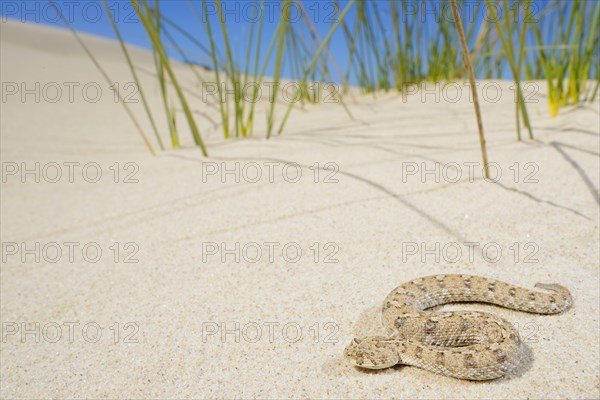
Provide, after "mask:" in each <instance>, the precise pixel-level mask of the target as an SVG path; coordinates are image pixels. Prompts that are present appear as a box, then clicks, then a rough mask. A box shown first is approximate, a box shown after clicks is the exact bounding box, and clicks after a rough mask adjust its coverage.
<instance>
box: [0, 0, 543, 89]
mask: <svg viewBox="0 0 600 400" xmlns="http://www.w3.org/2000/svg"><path fill="white" fill-rule="evenodd" d="M149 3H150V4H154V0H149ZM222 3H223V8H224V13H225V20H226V25H227V30H228V34H229V37H230V40H231V43H232V46H233V52H234V57H235V55H237V57H238V59H239V60H243V59H244V54H245V48H246V41H247V37H248V35H249V31H250V26H251V24H252V21H256V11H257V8H256V4H257V3H254V2H253V1H251V0H240V1H233V0H225V1H223V2H222ZM338 3H339V6H340V7H341V8H343V7H344V6H345V5H346V4H347V0H339V2H338ZM55 4H57V5H58V7H59V8H60V10H61V12H62V14H63V15H64V16H65V17H66V18H67V19H68V20H69V21H70V22H71V24H72V26H73V27H74V28H75V29H77V30H78V31H81V32H87V33H91V34H95V35H100V36H104V37H108V38H113V39H114V38H115V34H114V32H113V30H112V27H111V25H110V21H109V19H108V17H107V15H106V12H105V10H104V9H103V7H102V3H101V2H100V1H99V0H90V1H75V0H61V1H56V2H55ZM108 4H109V7H110V9H111V11H112V13H113V15H114V17H115V19H116V21H117V24H118V26H119V28H120V30H121V33H122V35H123V37H124V38H125V40H126V41H127V42H129V43H132V44H135V45H138V46H141V47H145V48H150V42H149V40H148V37H147V35H146V32H145V31H144V29H143V27H142V25H141V24H140V23H139V21H138V18H137V16H136V14H135V11H134V10H133V7H132V6H131V4H130V2H129V1H127V0H122V1H108ZM159 4H160V9H161V13H162V14H163V15H165V16H166V17H168V18H169V19H171V20H173V21H175V22H176V23H177V25H178V26H179V27H181V28H183V29H185V30H186V31H188V32H189V33H190V34H192V35H193V36H194V37H195V38H197V39H198V40H199V41H200V42H202V43H203V44H204V45H205V46H207V47H208V46H209V42H208V40H207V36H206V33H205V28H204V26H203V25H202V24H201V22H200V20H202V19H205V18H209V20H210V21H211V23H212V26H213V29H217V30H218V31H219V32H220V30H219V28H218V19H217V15H216V11H215V10H216V9H215V6H214V3H212V1H209V2H208V7H209V10H208V11H209V12H208V14H207V15H204V14H203V13H202V9H201V5H200V4H201V3H200V1H199V0H194V4H195V11H193V10H192V6H191V5H190V1H189V0H163V1H160V3H159ZM302 4H303V5H304V7H305V11H304V13H302V12H301V10H300V9H299V8H297V7H292V8H290V9H288V10H287V12H288V15H289V16H290V20H291V21H292V22H293V23H294V24H295V26H298V27H300V26H303V27H306V23H305V21H304V18H308V19H310V20H311V21H312V23H313V24H314V26H315V28H316V30H317V31H318V32H319V34H320V35H321V37H324V36H325V35H326V34H327V32H328V31H329V29H330V27H331V25H332V24H333V23H334V22H335V20H336V16H337V13H336V12H335V8H334V2H333V1H331V0H321V1H316V0H302ZM408 4H409V16H408V17H409V18H410V19H411V21H414V20H417V19H420V20H421V22H422V23H425V24H428V26H431V27H433V26H435V24H436V23H437V22H436V18H439V17H441V18H451V11H450V10H451V9H450V8H449V5H448V2H433V3H431V2H426V3H421V2H418V1H409V2H408ZM423 4H425V6H424V5H423ZM462 4H463V7H464V8H463V10H464V12H465V13H467V15H469V19H470V21H471V22H473V23H475V24H477V25H478V24H480V23H481V21H482V20H483V18H484V17H485V13H492V14H493V12H494V10H493V9H491V10H490V9H485V10H484V9H483V8H482V9H480V12H479V13H477V14H476V15H470V13H472V12H473V10H474V5H475V4H476V2H475V1H469V0H467V1H466V2H464V3H462ZM484 4H485V3H484ZM540 4H542V2H540V1H536V2H535V4H534V5H535V6H537V8H538V9H539V8H540V7H539V5H540ZM265 5H266V7H265V11H264V12H265V16H266V20H265V26H264V31H263V40H262V41H261V48H262V54H263V55H264V54H265V53H266V50H267V47H268V45H269V42H270V38H271V36H272V35H273V34H274V32H275V30H276V26H277V23H278V21H279V16H280V13H281V10H282V8H281V7H282V6H281V3H280V2H279V1H278V0H265ZM377 5H378V7H379V8H380V11H382V15H383V17H387V15H388V14H389V9H390V8H389V2H388V1H387V0H379V1H378V2H377ZM0 15H2V18H3V19H6V18H10V19H13V20H20V21H23V22H30V23H42V24H47V25H52V26H58V27H62V28H64V27H65V25H64V23H63V22H62V21H61V20H60V18H59V17H58V15H57V12H56V10H55V9H54V7H53V6H52V5H51V4H50V3H49V2H48V1H37V0H30V1H22V0H15V1H10V0H3V1H2V2H0ZM355 17H356V13H355V12H354V10H353V11H352V12H350V14H348V17H347V22H348V24H349V25H350V26H352V24H353V22H354V20H355ZM417 22H418V21H417ZM385 23H388V24H389V26H382V27H379V26H377V27H374V28H376V29H379V28H383V29H384V30H385V31H386V32H391V31H392V27H391V23H390V22H389V18H388V19H386V20H385V22H384V24H385ZM169 30H170V32H171V33H172V35H173V37H174V39H175V40H176V41H177V43H178V44H179V45H180V46H181V47H183V48H184V50H185V51H186V56H187V57H188V58H189V59H190V60H193V61H196V62H199V63H202V64H208V65H210V64H211V63H210V60H209V59H208V58H207V57H206V56H201V55H199V50H198V48H197V47H196V46H194V45H193V44H191V42H189V41H188V40H187V39H185V38H184V37H183V36H182V35H181V34H179V33H178V32H176V31H175V30H173V29H172V28H169ZM305 32H308V31H306V30H305ZM216 45H217V47H218V48H219V49H220V51H223V43H222V41H220V40H218V41H217V44H216ZM330 49H331V53H332V55H333V57H334V58H335V59H336V61H337V63H338V64H339V65H342V66H343V65H346V64H347V62H348V46H347V44H346V42H345V39H344V36H343V34H342V32H341V30H339V29H338V32H336V34H335V35H334V37H333V39H332V42H331V46H330ZM168 51H169V53H170V55H171V56H172V57H174V58H175V59H179V60H181V59H182V57H181V56H180V54H179V53H178V52H177V51H176V50H175V49H173V48H169V49H168ZM330 69H331V71H332V72H333V71H334V69H333V68H330ZM342 69H343V70H344V71H345V68H342ZM505 70H508V69H507V68H505ZM272 73H273V70H272V65H270V68H267V75H272ZM290 73H291V71H290V69H289V68H288V67H287V66H286V67H285V69H284V71H283V75H284V76H286V77H289V76H290ZM507 77H508V76H507ZM333 80H335V81H339V76H334V77H333ZM351 81H352V80H351ZM353 83H354V82H353Z"/></svg>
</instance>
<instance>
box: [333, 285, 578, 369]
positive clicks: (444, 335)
mask: <svg viewBox="0 0 600 400" xmlns="http://www.w3.org/2000/svg"><path fill="white" fill-rule="evenodd" d="M535 287H536V288H539V289H543V290H546V291H547V292H542V291H533V290H529V289H524V288H520V287H517V286H514V285H511V284H508V283H505V282H500V281H497V280H493V279H488V278H484V277H481V276H474V275H436V276H427V277H423V278H419V279H415V280H412V281H410V282H407V283H405V284H403V285H400V286H399V287H397V288H396V289H394V290H393V291H392V292H391V293H390V294H389V295H388V296H387V297H386V299H385V301H384V303H383V310H382V311H383V315H382V322H383V326H384V328H385V330H386V331H387V332H386V334H387V335H388V336H369V337H365V338H362V339H354V340H353V341H352V342H351V343H350V344H349V345H348V346H347V347H346V349H345V351H344V355H345V357H346V358H347V359H348V360H349V361H350V362H351V363H352V364H354V365H355V366H358V367H362V368H368V369H382V368H389V367H392V366H394V365H397V364H406V365H412V366H416V367H420V368H423V369H425V370H428V371H431V372H435V373H438V374H442V375H447V376H452V377H455V378H459V379H469V380H488V379H496V378H500V377H502V376H505V375H508V374H510V373H511V372H513V371H515V370H517V369H519V368H520V367H522V366H523V365H524V364H525V363H527V362H528V361H529V359H528V356H527V354H526V352H525V348H524V345H523V343H522V342H521V339H520V338H519V333H518V332H517V330H516V329H515V327H514V326H513V325H512V324H511V323H509V322H508V321H506V320H505V319H503V318H501V317H499V316H497V315H494V314H490V313H486V312H477V311H451V312H438V311H425V310H426V309H428V308H431V307H435V306H438V305H442V304H447V303H455V302H479V303H491V304H495V305H498V306H501V307H506V308H510V309H513V310H518V311H525V312H530V313H536V314H557V313H560V312H563V311H565V310H567V309H568V308H569V307H570V306H571V304H572V302H573V301H572V298H571V294H570V293H569V291H568V290H567V289H566V288H564V287H563V286H560V285H557V284H544V283H538V284H536V285H535Z"/></svg>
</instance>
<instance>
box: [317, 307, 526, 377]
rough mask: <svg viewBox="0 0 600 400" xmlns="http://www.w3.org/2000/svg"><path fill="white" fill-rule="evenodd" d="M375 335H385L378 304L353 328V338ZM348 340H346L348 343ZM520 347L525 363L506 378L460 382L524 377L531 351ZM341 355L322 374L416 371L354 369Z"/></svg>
mask: <svg viewBox="0 0 600 400" xmlns="http://www.w3.org/2000/svg"><path fill="white" fill-rule="evenodd" d="M455 304H458V305H461V304H469V303H455ZM471 304H472V303H471ZM442 307H443V306H438V307H433V308H430V309H428V310H432V311H433V310H436V311H439V309H441V308H442ZM375 335H385V333H384V329H383V326H382V325H381V305H380V304H376V305H373V306H371V307H368V308H366V309H365V310H363V312H362V313H361V314H360V315H359V317H358V320H357V321H356V323H355V324H354V326H353V337H358V338H359V337H364V336H375ZM351 339H352V338H350V340H351ZM350 340H348V342H349V341H350ZM340 344H341V345H342V346H343V347H344V348H345V346H346V345H347V343H344V342H340ZM522 346H523V352H524V356H525V361H524V362H523V364H522V365H521V366H520V367H519V368H517V369H515V370H513V371H511V373H510V374H507V375H506V376H504V377H502V378H498V379H494V380H486V381H465V380H462V381H464V382H470V383H473V384H479V385H481V384H487V385H498V384H502V383H504V382H506V381H509V380H512V379H516V378H519V377H522V376H524V375H525V374H526V373H527V371H529V370H530V369H531V367H532V365H533V361H534V358H533V352H532V351H531V348H530V347H529V346H528V345H527V344H526V343H524V342H523V343H522ZM342 353H343V348H341V347H340V354H339V356H338V357H336V358H335V359H332V360H330V361H327V362H325V363H324V364H323V366H322V371H323V373H325V374H327V375H331V376H337V377H339V376H344V375H346V376H348V375H350V376H360V375H365V376H368V375H381V374H393V373H399V372H400V371H406V370H405V368H408V369H417V367H412V366H410V365H396V366H394V367H392V368H386V369H379V370H377V369H367V368H360V367H355V366H353V365H351V364H350V363H349V362H348V361H346V359H345V358H344V356H343V354H342ZM424 372H426V373H427V374H433V372H429V371H424ZM437 376H439V377H440V378H442V376H441V375H437ZM412 377H413V378H414V377H415V376H414V375H412ZM443 378H446V379H450V380H452V381H460V380H459V379H456V378H452V377H447V376H443Z"/></svg>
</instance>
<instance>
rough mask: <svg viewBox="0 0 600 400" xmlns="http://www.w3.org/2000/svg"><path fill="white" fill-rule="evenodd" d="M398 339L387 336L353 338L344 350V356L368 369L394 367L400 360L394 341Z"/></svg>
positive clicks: (354, 363) (356, 364)
mask: <svg viewBox="0 0 600 400" xmlns="http://www.w3.org/2000/svg"><path fill="white" fill-rule="evenodd" d="M395 342H397V340H395V339H392V338H389V337H385V336H369V337H365V338H362V339H353V340H352V342H350V344H349V345H348V346H347V347H346V349H345V350H344V356H345V357H346V358H347V359H348V360H349V361H350V363H352V364H353V365H355V366H357V367H361V368H368V369H383V368H389V367H393V366H394V365H396V364H398V363H399V362H400V358H399V356H398V352H397V351H396V349H395V345H394V343H395Z"/></svg>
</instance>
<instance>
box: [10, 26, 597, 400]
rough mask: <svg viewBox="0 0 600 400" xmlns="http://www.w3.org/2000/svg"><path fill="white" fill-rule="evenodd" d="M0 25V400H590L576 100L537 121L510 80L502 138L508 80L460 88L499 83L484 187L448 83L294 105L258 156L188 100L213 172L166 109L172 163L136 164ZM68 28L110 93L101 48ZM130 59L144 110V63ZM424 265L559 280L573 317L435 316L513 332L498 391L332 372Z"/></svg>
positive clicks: (106, 110) (53, 41) (134, 149)
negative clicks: (516, 341) (516, 359)
mask: <svg viewBox="0 0 600 400" xmlns="http://www.w3.org/2000/svg"><path fill="white" fill-rule="evenodd" d="M0 29H1V35H0V38H1V53H0V59H1V71H2V84H3V90H2V95H3V99H2V105H1V106H2V118H1V120H0V131H1V139H2V146H1V150H0V152H1V153H0V154H1V157H2V167H3V169H2V171H3V180H2V194H1V200H2V205H1V211H2V243H3V249H2V256H3V258H4V259H3V260H2V268H1V270H0V271H1V279H0V287H1V308H0V310H1V320H2V324H3V326H2V343H1V349H2V351H1V354H0V360H1V366H0V373H1V393H0V396H1V397H2V398H39V397H52V398H66V397H85V398H102V397H107V398H122V397H127V398H233V397H235V398H332V397H334V398H390V397H398V398H415V397H420V398H456V397H462V398H524V397H527V398H595V397H598V395H599V390H600V388H599V386H598V385H599V368H600V366H599V359H598V354H599V351H600V343H599V342H600V337H599V334H598V332H599V329H600V326H599V325H600V322H599V319H598V315H599V308H598V304H600V299H599V297H600V296H599V289H600V287H599V285H600V284H599V278H600V276H599V274H600V268H599V261H598V260H599V258H600V257H599V246H598V243H599V240H600V238H599V236H600V235H599V231H598V220H599V198H598V190H599V187H600V184H599V180H600V176H599V174H600V172H599V171H600V169H599V168H598V167H599V157H600V148H599V135H600V113H599V107H598V102H596V103H595V104H585V105H581V106H578V107H572V108H567V109H565V110H563V111H561V114H560V115H559V116H557V117H556V118H553V119H551V118H549V117H548V112H547V107H546V98H545V95H544V92H545V85H544V83H543V82H532V83H531V85H532V86H531V88H532V93H533V92H535V93H534V94H533V95H532V100H537V101H538V102H537V103H530V104H529V107H530V113H531V118H532V123H533V126H534V129H535V134H536V140H534V141H531V140H526V141H524V142H522V143H518V142H517V141H516V140H515V137H516V134H515V122H514V108H515V107H514V100H513V98H514V97H513V96H514V92H513V91H512V90H511V88H510V87H511V85H512V83H511V82H504V81H498V82H494V81H481V82H480V83H481V85H482V87H483V86H484V85H488V86H487V87H488V88H490V93H492V89H494V90H495V88H500V89H501V96H500V98H499V99H498V100H497V101H495V100H494V101H492V100H490V99H489V98H488V101H485V100H484V102H483V104H482V107H483V109H482V113H483V117H484V123H485V128H486V134H487V138H488V146H489V147H488V152H489V157H490V160H491V161H493V162H494V163H496V169H497V171H499V172H500V173H501V177H498V179H496V182H488V181H486V180H484V179H482V177H481V165H480V164H478V163H480V154H479V143H478V139H477V133H476V124H475V119H474V116H473V111H472V104H470V102H469V101H468V92H467V87H466V86H462V96H461V97H460V99H458V100H457V101H456V102H454V100H453V96H454V94H452V93H450V92H449V91H448V92H445V93H443V94H440V98H439V99H438V100H439V101H436V99H435V94H430V95H428V96H426V97H425V98H422V97H421V96H422V95H421V94H414V95H410V96H407V98H406V99H403V98H402V96H400V95H396V94H382V95H378V96H377V98H374V97H373V96H357V97H356V102H352V101H349V104H348V105H349V107H350V109H351V111H352V113H353V115H354V117H355V120H350V119H349V118H348V116H347V115H346V114H345V113H344V112H343V109H342V108H341V107H340V106H339V105H338V104H322V105H319V106H311V107H307V108H306V109H305V110H296V111H295V112H294V113H293V114H292V117H291V119H290V122H289V124H288V129H287V131H286V132H285V133H284V134H283V135H281V136H276V137H274V138H273V139H272V140H270V141H266V140H265V139H263V137H264V133H263V132H264V131H263V130H261V129H262V126H263V125H261V124H263V122H262V121H259V122H258V125H257V128H256V131H255V137H254V138H251V139H248V140H239V141H236V140H230V141H224V140H223V139H221V136H220V135H221V134H220V129H219V127H218V126H216V125H214V124H212V123H211V122H210V118H206V116H202V115H201V113H207V115H208V117H211V116H212V117H213V118H214V119H218V114H217V111H216V110H215V109H210V108H208V107H207V106H206V104H204V103H202V101H201V100H200V98H192V105H193V108H194V110H195V111H197V112H198V115H197V116H198V121H199V124H200V127H201V129H202V130H203V134H204V135H205V136H206V137H207V138H208V140H207V141H208V149H209V152H210V155H211V157H210V158H209V159H206V158H203V157H202V156H201V154H200V151H199V150H198V148H196V147H193V146H192V145H191V144H192V142H191V140H190V139H189V135H188V134H187V132H186V131H185V127H184V124H183V117H182V116H181V115H180V117H181V121H182V123H181V124H180V126H182V133H181V136H182V138H184V139H185V143H184V145H185V146H184V147H185V148H184V149H181V150H177V151H166V152H162V153H159V155H158V156H157V157H152V156H150V155H149V154H148V151H147V150H146V148H145V146H144V145H143V143H142V141H141V140H140V138H139V136H138V133H137V132H136V131H135V129H134V126H133V124H132V123H131V121H130V120H129V119H128V117H127V115H126V114H125V112H124V111H123V108H122V107H121V105H120V104H118V102H115V101H114V95H113V93H112V92H111V91H110V88H109V87H108V85H107V84H106V83H105V82H103V81H102V77H101V75H100V74H99V73H98V71H97V70H96V69H95V68H94V66H93V64H92V63H91V62H90V61H89V59H88V58H87V57H86V55H85V53H84V52H83V51H82V50H81V49H80V48H79V47H78V45H77V43H76V41H75V40H74V39H73V38H72V36H71V34H70V33H69V32H67V31H63V30H57V29H53V28H49V27H44V26H34V25H27V24H21V23H18V22H14V21H8V22H4V23H2V24H1V25H0ZM82 37H83V38H84V40H85V41H86V43H87V44H88V45H89V46H90V47H92V48H93V50H94V51H95V52H97V54H98V57H99V58H100V59H101V60H102V62H103V65H104V66H105V67H106V69H107V71H108V72H109V74H110V75H111V76H112V77H114V79H115V81H117V82H119V83H120V84H121V85H125V84H126V83H128V82H131V81H132V79H131V77H130V75H129V72H128V69H127V66H126V64H125V63H124V62H123V61H122V58H121V52H120V49H119V46H118V43H113V42H110V41H108V40H105V39H100V38H97V37H92V36H89V35H82ZM133 52H134V54H133V56H134V59H135V62H136V65H138V66H139V68H140V71H142V73H141V75H142V79H143V80H144V82H145V85H146V86H145V87H147V88H148V89H147V94H148V96H149V97H150V101H151V103H152V104H153V106H154V107H155V108H156V110H161V107H162V106H161V100H160V94H159V88H158V86H157V85H156V83H155V80H154V78H153V76H152V71H153V64H152V63H153V61H152V57H151V54H150V53H148V52H146V51H145V50H142V49H134V51H133ZM176 68H177V69H178V71H179V72H180V73H181V76H182V77H183V82H184V84H185V86H186V88H187V89H188V90H189V91H190V92H194V91H196V93H198V90H200V89H199V88H198V84H197V83H195V78H194V76H193V74H192V73H191V72H190V71H189V68H188V67H186V66H184V65H179V64H178V65H177V67H176ZM36 83H38V84H39V89H36ZM15 85H16V86H15ZM22 85H25V86H22ZM69 85H70V86H71V87H73V88H74V90H73V97H72V100H73V101H71V99H70V98H69V89H68V88H69V87H70V86H69ZM86 85H88V86H87V88H86V89H85V90H84V87H85V86H86ZM57 87H58V88H61V89H62V94H61V96H59V97H58V98H57V97H56V95H55V94H54V93H56V90H57V89H56V88H57ZM98 87H99V88H100V89H101V93H102V95H101V96H99V97H98V99H96V97H95V95H94V94H93V93H94V92H93V90H94V89H97V88H98ZM15 88H17V89H15ZM23 88H25V89H30V90H31V89H32V88H33V90H32V92H31V93H29V94H26V95H23V91H22V89H23ZM14 90H18V91H17V92H15V93H13V92H14ZM86 90H89V92H86ZM432 93H433V92H432ZM438 93H440V92H439V91H438ZM23 96H24V97H23ZM36 96H39V102H38V101H36ZM490 96H492V95H491V94H490ZM54 100H56V101H55V102H54ZM96 100H97V101H96ZM132 107H133V109H134V111H135V112H136V114H137V115H138V116H139V118H140V120H141V121H142V122H143V126H144V127H145V128H146V130H147V132H148V133H149V134H150V132H151V131H150V129H149V124H148V123H147V122H146V121H145V118H144V113H143V109H142V107H141V104H139V103H138V104H132ZM157 114H160V112H157ZM180 114H181V113H180ZM157 122H158V123H159V126H161V127H164V130H165V131H164V136H163V137H164V140H165V141H166V140H167V137H168V134H167V132H166V123H165V122H164V120H161V119H159V120H158V121H157ZM36 163H37V164H36ZM470 163H475V164H470ZM36 165H37V166H36ZM471 166H472V167H471ZM457 167H458V170H457ZM35 168H39V171H38V172H36V169H35ZM70 168H72V169H70ZM236 168H237V170H236ZM471 168H472V169H471ZM24 169H27V170H30V171H31V170H33V171H34V172H30V173H24V172H23V171H24ZM226 170H228V171H234V172H229V173H226ZM57 171H59V172H60V178H58V175H57ZM236 171H237V172H236ZM317 171H318V173H317ZM427 171H433V172H429V173H428V172H427ZM457 171H458V174H457ZM70 172H72V174H71V175H69V174H70ZM98 173H99V174H100V176H98ZM257 173H258V174H260V177H257ZM298 174H301V175H298ZM271 178H272V179H271ZM470 178H472V179H470ZM36 180H37V181H39V183H38V182H36ZM55 180H56V182H53V181H55ZM23 181H24V182H23ZM70 181H72V182H70ZM69 243H75V244H69ZM469 243H477V245H470V244H469ZM36 245H37V246H39V250H36V247H35V246H36ZM69 246H70V247H69ZM236 246H237V247H236ZM436 246H437V247H436ZM26 249H28V250H31V249H33V250H32V251H31V252H26V251H25V250H26ZM70 249H72V252H71V253H70V252H69V251H70ZM298 249H301V254H298ZM456 249H459V251H460V254H458V255H457V253H456ZM470 249H472V253H473V254H470V253H469V250H470ZM498 249H499V251H501V255H500V256H499V257H498V256H497V251H498ZM98 251H101V255H98ZM258 252H260V256H259V255H258ZM36 256H38V257H39V260H36V259H35V258H36ZM236 257H238V258H239V260H236ZM437 273H439V274H448V273H468V274H479V275H483V276H488V277H492V278H496V279H500V280H505V281H508V282H511V283H514V284H518V285H520V286H524V287H530V288H532V287H533V285H534V284H535V283H536V282H555V283H560V284H562V285H564V286H566V287H568V288H569V289H570V290H571V291H572V293H573V297H574V307H573V308H572V309H571V310H570V311H568V312H567V313H565V314H561V315H554V316H541V315H529V314H524V313H518V312H514V311H509V310H505V309H500V308H496V307H492V306H485V305H475V306H471V305H469V306H467V305H456V306H453V307H449V308H453V309H458V308H470V309H473V308H475V309H479V310H486V311H490V312H494V313H497V314H499V315H501V316H503V317H505V318H507V319H508V320H510V321H512V322H514V323H515V324H518V325H517V326H518V329H519V331H520V333H521V336H522V337H523V339H524V341H525V342H526V344H527V346H528V348H529V349H530V350H531V353H532V354H533V361H532V363H531V365H530V366H529V368H528V369H527V370H526V371H523V372H522V373H521V374H519V375H518V376H515V377H512V378H510V379H503V380H500V381H492V382H483V383H477V384H475V383H472V382H467V381H460V380H456V379H452V378H446V377H443V376H438V375H434V374H432V373H429V372H427V371H423V370H420V369H417V368H412V367H396V368H391V369H387V370H382V371H380V372H376V373H366V372H364V371H360V370H358V369H356V368H354V367H352V366H351V365H349V364H348V363H347V362H346V361H345V360H344V359H343V358H342V352H343V349H344V347H345V346H346V344H347V343H348V342H349V341H350V340H351V339H352V338H353V337H354V336H357V335H362V334H370V333H377V332H380V329H381V328H380V327H379V325H378V324H379V319H378V317H379V316H378V313H379V311H378V310H379V307H380V306H381V302H382V301H383V299H384V298H385V296H386V295H387V294H388V293H389V292H390V291H391V290H392V289H393V288H394V287H396V286H397V285H399V284H400V283H402V282H404V281H407V280H410V279H413V278H416V277H419V276H422V275H430V274H437ZM23 323H27V325H23ZM36 324H38V325H36ZM99 328H100V329H101V331H98V329H99ZM27 332H28V333H27ZM99 332H100V333H99ZM59 334H60V336H59Z"/></svg>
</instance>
